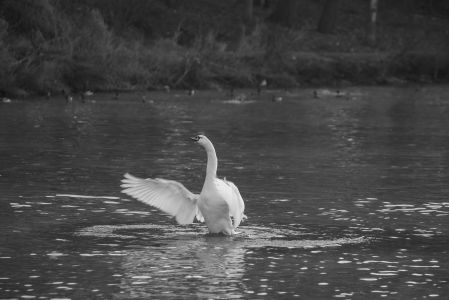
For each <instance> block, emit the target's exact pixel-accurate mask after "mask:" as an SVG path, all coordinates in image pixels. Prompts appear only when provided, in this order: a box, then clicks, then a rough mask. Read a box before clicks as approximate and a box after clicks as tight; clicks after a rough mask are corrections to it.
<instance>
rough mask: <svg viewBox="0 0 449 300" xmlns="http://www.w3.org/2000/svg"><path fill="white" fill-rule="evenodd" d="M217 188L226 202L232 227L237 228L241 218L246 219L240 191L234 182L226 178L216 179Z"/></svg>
mask: <svg viewBox="0 0 449 300" xmlns="http://www.w3.org/2000/svg"><path fill="white" fill-rule="evenodd" d="M217 188H218V189H219V190H220V192H221V194H222V195H223V197H224V199H225V200H226V203H227V204H228V206H229V215H230V216H231V217H232V218H233V220H234V224H233V226H234V228H237V227H238V226H239V225H240V223H241V222H242V220H243V219H246V216H245V214H244V213H243V212H244V211H245V203H244V202H243V198H242V196H241V195H240V191H239V189H238V188H237V187H236V186H235V184H234V183H232V182H231V181H228V180H226V179H225V180H220V179H217Z"/></svg>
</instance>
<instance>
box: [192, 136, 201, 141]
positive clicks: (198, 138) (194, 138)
mask: <svg viewBox="0 0 449 300" xmlns="http://www.w3.org/2000/svg"><path fill="white" fill-rule="evenodd" d="M190 139H191V140H192V141H194V142H198V141H199V140H200V137H199V136H192V137H190Z"/></svg>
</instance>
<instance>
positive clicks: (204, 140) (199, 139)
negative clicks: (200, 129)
mask: <svg viewBox="0 0 449 300" xmlns="http://www.w3.org/2000/svg"><path fill="white" fill-rule="evenodd" d="M190 139H191V140H192V141H194V142H195V143H197V144H200V145H201V146H203V147H204V148H207V147H209V146H210V145H212V142H211V141H210V140H209V139H208V138H207V137H206V136H204V135H202V134H199V135H196V136H194V137H191V138H190Z"/></svg>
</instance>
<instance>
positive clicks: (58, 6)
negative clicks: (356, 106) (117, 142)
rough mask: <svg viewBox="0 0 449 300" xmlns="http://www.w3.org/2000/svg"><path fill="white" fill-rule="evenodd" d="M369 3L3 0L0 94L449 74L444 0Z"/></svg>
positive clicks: (419, 78) (443, 78) (397, 79)
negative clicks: (374, 14) (375, 17)
mask: <svg viewBox="0 0 449 300" xmlns="http://www.w3.org/2000/svg"><path fill="white" fill-rule="evenodd" d="M370 2H371V4H372V2H373V1H370V0H360V1H355V0H322V1H312V0H283V1H275V0H272V1H268V0H266V1H260V0H259V1H256V0H245V1H214V0H196V1H181V0H171V1H170V0H168V1H167V0H74V1H58V0H2V1H0V93H1V94H3V95H9V96H13V97H26V96H27V95H30V94H49V93H51V94H57V93H61V92H64V93H76V92H82V91H86V90H93V91H114V90H141V89H146V90H157V89H163V88H164V87H165V88H167V87H170V88H173V89H191V88H214V89H227V88H231V87H232V88H238V87H255V86H257V85H258V84H259V83H260V82H261V80H263V79H266V81H267V82H268V86H269V87H271V88H288V87H301V86H309V85H344V84H389V83H395V84H396V83H404V82H410V81H411V82H447V81H448V80H449V55H448V53H449V52H448V51H447V50H448V49H449V31H448V29H447V28H449V26H448V25H449V4H448V3H447V1H443V0H441V1H437V0H433V1H427V0H426V1H424V0H413V1H411V0H410V1H406V0H404V1H382V0H380V1H374V2H378V3H375V4H376V7H375V8H376V11H374V12H375V13H376V15H377V20H376V23H375V24H372V23H371V24H370V14H369V13H370V5H369V4H370ZM391 2H394V3H391ZM371 12H372V13H373V11H372V8H371ZM373 26H374V27H373ZM373 30H374V31H373ZM373 34H375V35H374V37H373Z"/></svg>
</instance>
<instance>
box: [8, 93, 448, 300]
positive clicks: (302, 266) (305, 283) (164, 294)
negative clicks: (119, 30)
mask: <svg viewBox="0 0 449 300" xmlns="http://www.w3.org/2000/svg"><path fill="white" fill-rule="evenodd" d="M347 92H348V93H349V95H345V97H340V98H337V97H334V96H333V95H327V94H326V93H325V92H323V93H322V94H321V97H320V98H319V99H314V98H313V97H312V91H311V90H305V91H297V92H289V93H287V92H283V93H282V96H283V101H282V102H279V103H273V102H271V101H269V99H270V98H271V96H269V95H265V96H262V97H261V98H260V99H254V100H256V101H248V102H245V103H238V102H233V101H230V102H226V101H224V100H226V98H225V97H224V96H223V95H220V94H218V93H216V94H213V93H205V92H203V93H201V92H200V93H197V95H195V97H188V96H185V95H184V94H180V95H177V96H176V95H175V94H174V93H172V94H169V95H166V94H149V95H147V99H150V98H151V99H153V100H154V103H146V104H144V103H142V102H141V101H140V97H141V96H140V95H125V96H122V98H123V99H120V100H112V97H110V96H108V95H100V96H93V97H92V98H91V99H90V100H95V101H89V102H88V103H84V104H83V103H81V102H78V101H75V102H74V103H72V104H66V103H65V102H64V101H63V100H62V99H53V100H37V101H29V102H25V101H13V102H12V103H0V299H150V298H151V299H169V298H170V299H173V298H174V299H192V298H193V299H195V298H196V299H208V298H214V299H233V298H244V299H274V298H276V299H291V298H301V299H381V298H386V299H448V298H449V283H448V280H449V259H448V257H449V255H448V254H449V253H448V252H449V239H448V238H449V197H448V196H449V185H448V183H449V152H448V149H449V87H425V88H419V89H418V88H414V87H413V88H351V89H348V90H347ZM279 93H280V92H278V94H279ZM250 98H251V97H250ZM198 132H204V133H206V134H207V135H208V136H209V137H210V138H211V139H212V141H213V142H214V144H215V147H216V149H217V152H218V157H219V175H220V176H226V177H227V178H228V179H230V180H232V181H234V182H235V183H236V184H237V185H238V186H239V189H240V191H241V193H242V195H243V197H244V199H245V201H246V206H247V210H246V214H247V215H248V220H247V221H246V222H245V223H243V224H242V226H241V227H240V228H239V231H240V232H241V233H240V234H239V235H237V236H234V237H217V236H209V235H207V234H206V229H205V227H204V225H202V224H195V225H192V226H187V227H186V226H178V225H176V224H175V223H174V221H173V220H172V219H168V218H167V217H165V216H164V215H162V214H160V213H158V212H157V211H155V210H153V209H151V208H149V207H145V206H144V205H143V204H141V203H138V202H136V201H134V200H132V199H129V198H128V197H126V196H125V195H123V194H121V193H120V188H119V184H120V179H121V177H122V175H123V173H125V172H130V173H132V174H134V175H137V176H142V177H156V176H157V177H162V178H167V179H174V180H178V181H180V182H182V183H183V184H184V185H185V186H186V187H188V188H189V189H191V190H192V191H193V192H199V191H200V189H201V186H202V180H203V177H204V171H205V154H204V153H203V151H202V150H201V148H199V147H198V146H197V145H192V144H191V142H190V141H189V140H188V137H189V136H191V135H193V134H196V133H198Z"/></svg>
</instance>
